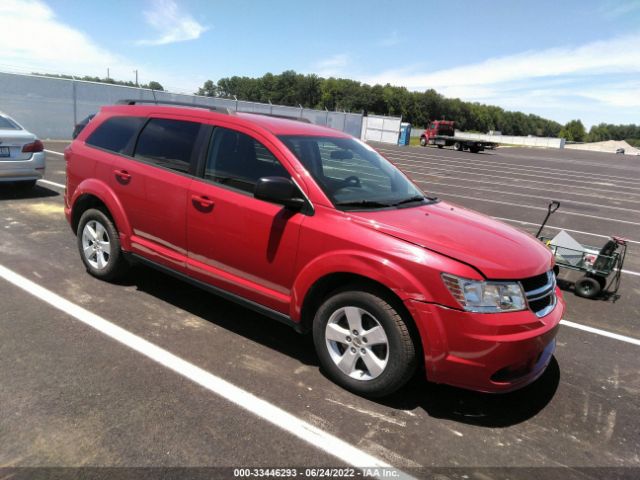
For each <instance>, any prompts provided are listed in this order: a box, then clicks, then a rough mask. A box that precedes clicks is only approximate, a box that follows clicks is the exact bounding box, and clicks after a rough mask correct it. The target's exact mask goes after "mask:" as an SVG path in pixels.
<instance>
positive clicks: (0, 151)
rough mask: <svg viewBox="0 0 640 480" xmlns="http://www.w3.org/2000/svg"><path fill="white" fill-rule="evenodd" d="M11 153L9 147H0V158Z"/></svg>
mask: <svg viewBox="0 0 640 480" xmlns="http://www.w3.org/2000/svg"><path fill="white" fill-rule="evenodd" d="M10 155H11V151H10V150H9V147H0V158H7V157H9V156H10Z"/></svg>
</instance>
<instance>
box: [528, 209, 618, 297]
mask: <svg viewBox="0 0 640 480" xmlns="http://www.w3.org/2000/svg"><path fill="white" fill-rule="evenodd" d="M558 208H560V202H556V201H553V202H551V203H550V204H549V207H548V210H547V216H546V217H545V219H544V221H543V222H542V225H540V228H539V229H538V233H536V237H538V239H540V241H542V242H543V243H544V244H545V245H547V246H548V247H549V248H550V249H551V251H552V252H553V255H554V257H555V260H556V267H558V268H566V269H568V270H574V271H578V272H584V275H583V276H581V277H580V278H579V279H578V280H576V281H575V289H574V291H575V294H576V295H578V296H580V297H585V298H595V297H597V296H598V295H601V294H606V295H608V296H610V297H613V298H614V299H615V298H617V293H618V289H619V288H620V278H621V275H622V267H623V265H624V259H625V256H626V253H627V242H626V241H625V240H624V239H622V238H618V237H611V238H610V239H609V240H608V241H607V243H605V244H604V246H602V247H592V246H589V245H581V247H582V248H580V249H574V248H569V247H566V246H558V245H554V244H553V243H552V240H553V239H552V238H550V237H544V236H541V235H540V234H541V233H542V230H543V229H544V226H545V225H546V223H547V220H549V217H550V216H551V214H552V213H554V212H555V211H556V210H558Z"/></svg>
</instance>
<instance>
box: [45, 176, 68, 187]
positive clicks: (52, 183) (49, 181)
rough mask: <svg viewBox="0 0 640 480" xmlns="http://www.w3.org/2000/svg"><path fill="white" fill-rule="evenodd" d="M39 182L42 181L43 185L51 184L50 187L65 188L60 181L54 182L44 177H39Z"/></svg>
mask: <svg viewBox="0 0 640 480" xmlns="http://www.w3.org/2000/svg"><path fill="white" fill-rule="evenodd" d="M38 181H39V182H40V183H44V184H45V185H51V186H52V187H58V188H66V187H65V186H64V185H63V184H61V183H56V182H52V181H51V180H45V179H44V178H41V179H40V180H38Z"/></svg>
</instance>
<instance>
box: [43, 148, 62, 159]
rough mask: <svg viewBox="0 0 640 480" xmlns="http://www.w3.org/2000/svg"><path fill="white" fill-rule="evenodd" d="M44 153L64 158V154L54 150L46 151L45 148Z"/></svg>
mask: <svg viewBox="0 0 640 480" xmlns="http://www.w3.org/2000/svg"><path fill="white" fill-rule="evenodd" d="M44 151H45V152H47V153H53V154H54V155H60V156H61V157H64V153H60V152H56V151H54V150H47V149H46V148H45V150H44Z"/></svg>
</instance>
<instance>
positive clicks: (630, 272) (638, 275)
mask: <svg viewBox="0 0 640 480" xmlns="http://www.w3.org/2000/svg"><path fill="white" fill-rule="evenodd" d="M621 272H622V273H626V274H627V275H635V276H636V277H640V272H632V271H631V270H621Z"/></svg>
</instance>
